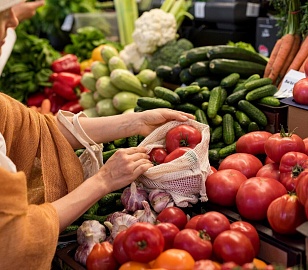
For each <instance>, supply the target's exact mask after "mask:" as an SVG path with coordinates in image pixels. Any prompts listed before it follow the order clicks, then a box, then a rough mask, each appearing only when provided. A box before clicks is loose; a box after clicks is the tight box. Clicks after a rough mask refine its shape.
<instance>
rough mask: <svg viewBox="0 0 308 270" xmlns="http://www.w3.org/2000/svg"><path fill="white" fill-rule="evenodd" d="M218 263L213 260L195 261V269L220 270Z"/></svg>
mask: <svg viewBox="0 0 308 270" xmlns="http://www.w3.org/2000/svg"><path fill="white" fill-rule="evenodd" d="M220 269H221V268H220V266H219V264H218V263H216V262H214V261H212V260H199V261H196V262H195V266H194V269H193V270H220Z"/></svg>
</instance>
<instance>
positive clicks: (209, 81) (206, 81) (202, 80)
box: [195, 76, 220, 89]
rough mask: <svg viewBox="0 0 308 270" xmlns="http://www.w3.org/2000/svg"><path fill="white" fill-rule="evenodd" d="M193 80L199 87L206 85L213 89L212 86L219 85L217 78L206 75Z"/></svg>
mask: <svg viewBox="0 0 308 270" xmlns="http://www.w3.org/2000/svg"><path fill="white" fill-rule="evenodd" d="M195 82H196V83H197V84H198V85H199V86H200V87H208V89H213V88H214V87H216V86H219V85H220V80H219V79H214V78H211V77H207V76H205V77H199V78H196V79H195Z"/></svg>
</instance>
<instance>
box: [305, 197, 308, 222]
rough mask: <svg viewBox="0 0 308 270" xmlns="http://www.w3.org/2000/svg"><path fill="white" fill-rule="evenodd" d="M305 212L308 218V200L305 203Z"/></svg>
mask: <svg viewBox="0 0 308 270" xmlns="http://www.w3.org/2000/svg"><path fill="white" fill-rule="evenodd" d="M305 214H306V218H307V220H308V200H307V201H306V203H305Z"/></svg>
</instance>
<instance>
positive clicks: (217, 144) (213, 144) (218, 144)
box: [209, 141, 226, 149]
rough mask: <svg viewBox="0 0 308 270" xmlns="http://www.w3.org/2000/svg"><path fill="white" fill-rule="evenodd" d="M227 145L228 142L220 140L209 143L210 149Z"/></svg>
mask: <svg viewBox="0 0 308 270" xmlns="http://www.w3.org/2000/svg"><path fill="white" fill-rule="evenodd" d="M225 146H226V144H225V143H224V142H222V141H219V142H217V143H210V144H209V149H215V148H223V147H225Z"/></svg>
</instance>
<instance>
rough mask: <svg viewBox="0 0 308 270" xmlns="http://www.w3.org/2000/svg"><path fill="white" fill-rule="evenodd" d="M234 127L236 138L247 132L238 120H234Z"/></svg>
mask: <svg viewBox="0 0 308 270" xmlns="http://www.w3.org/2000/svg"><path fill="white" fill-rule="evenodd" d="M233 128H234V134H235V138H236V139H238V138H240V137H241V136H243V135H245V134H246V132H245V130H244V129H243V127H242V126H241V125H240V123H239V122H238V121H234V122H233Z"/></svg>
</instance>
